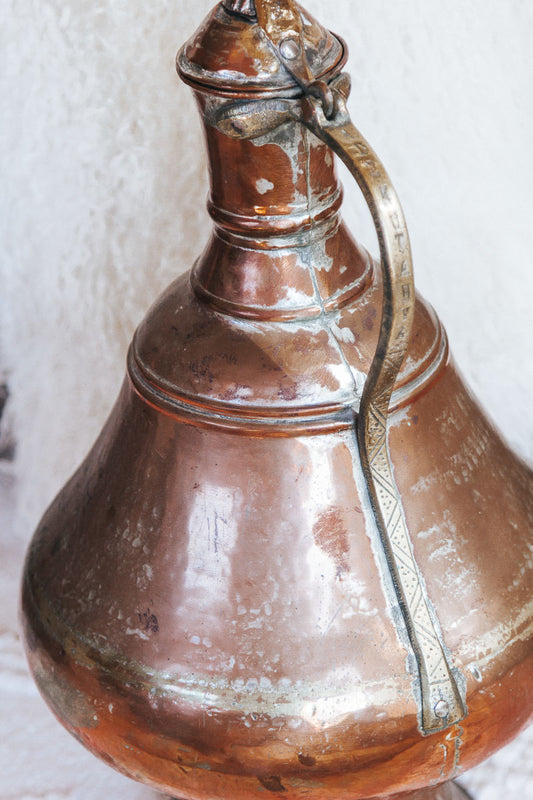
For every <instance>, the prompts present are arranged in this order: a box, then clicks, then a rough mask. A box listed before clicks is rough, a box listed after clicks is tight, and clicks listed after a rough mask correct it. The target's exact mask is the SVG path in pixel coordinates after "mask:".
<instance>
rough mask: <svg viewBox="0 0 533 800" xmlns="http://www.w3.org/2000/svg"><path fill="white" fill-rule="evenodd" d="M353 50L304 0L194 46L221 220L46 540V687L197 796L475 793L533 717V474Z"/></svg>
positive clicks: (155, 311) (250, 15) (39, 551)
mask: <svg viewBox="0 0 533 800" xmlns="http://www.w3.org/2000/svg"><path fill="white" fill-rule="evenodd" d="M346 55H347V54H346V49H345V46H344V44H343V42H342V40H341V39H339V37H337V36H334V35H332V34H330V33H328V32H326V31H325V30H324V29H323V28H322V27H321V26H320V25H319V24H318V23H317V22H316V21H315V20H314V19H312V18H311V17H310V16H309V15H307V14H306V13H305V12H304V11H302V10H301V9H300V8H299V6H297V5H296V4H294V3H293V2H292V0H279V2H272V0H255V3H254V2H253V0H240V2H239V0H225V1H224V2H223V3H222V4H220V5H219V6H218V7H217V8H216V9H215V10H214V11H213V13H212V14H211V15H210V16H209V17H208V19H207V20H206V21H205V23H204V24H203V25H202V27H201V28H200V29H199V31H198V32H197V34H196V35H195V36H194V37H193V38H192V39H191V40H190V41H189V42H188V43H187V44H186V45H185V47H184V48H183V49H182V50H181V52H180V54H179V56H178V71H179V73H180V75H181V77H182V78H183V79H184V80H185V81H186V82H187V83H189V84H190V85H191V86H192V87H193V89H194V92H195V95H196V98H197V100H198V104H199V107H200V111H201V114H202V116H203V119H204V122H205V134H206V140H207V147H208V152H209V158H210V165H211V179H212V181H211V196H210V200H209V209H210V213H211V216H212V217H213V220H214V230H213V233H212V235H211V239H210V241H209V243H208V245H207V247H206V249H205V251H204V253H203V255H202V256H201V257H200V258H199V260H198V261H197V263H196V264H195V265H194V267H193V269H192V271H191V272H189V273H187V274H185V275H183V276H181V277H180V278H178V279H177V280H176V281H175V283H173V284H172V285H171V286H170V287H169V288H168V290H167V291H166V292H165V294H164V295H163V296H162V297H161V298H160V299H159V300H158V301H157V302H156V303H155V305H154V306H153V307H152V309H151V310H150V311H149V313H148V315H147V317H146V319H145V320H144V322H143V323H142V324H141V326H140V327H139V329H138V331H137V333H136V334H135V338H134V340H133V343H132V346H131V349H130V353H129V358H128V375H127V378H126V381H125V383H124V386H123V389H122V392H121V395H120V397H119V399H118V402H117V404H116V406H115V409H114V411H113V412H112V414H111V416H110V418H109V420H108V422H107V424H106V426H105V428H104V430H103V432H102V434H101V436H100V437H99V439H98V441H97V442H96V444H95V446H94V447H93V449H92V451H91V453H90V454H89V456H88V457H87V459H86V461H85V462H84V463H83V465H82V466H81V467H80V469H79V470H78V472H77V473H76V474H75V475H74V476H73V478H72V479H71V480H70V482H69V483H68V484H67V486H66V487H65V489H64V490H63V491H62V492H61V493H60V495H59V496H58V497H57V499H56V500H55V502H54V503H53V504H52V506H51V507H50V509H49V510H48V511H47V513H46V515H45V517H44V519H43V520H42V523H41V525H40V527H39V529H38V531H37V533H36V535H35V538H34V540H33V542H32V545H31V547H30V550H29V553H28V558H27V563H26V570H25V576H24V586H23V619H24V626H25V637H26V643H27V651H28V658H29V661H30V665H31V668H32V670H33V673H34V675H35V679H36V681H37V683H38V685H39V688H40V690H41V692H42V693H43V695H44V697H45V698H46V700H47V701H48V703H49V704H50V706H51V708H52V709H53V710H54V712H55V713H56V715H57V716H58V717H59V719H60V720H61V721H62V723H63V724H64V725H65V726H66V727H67V728H68V729H69V730H70V731H71V732H72V733H73V734H74V735H75V736H76V737H77V738H78V739H79V740H80V741H81V742H83V744H85V745H86V746H87V747H88V748H90V749H91V750H93V751H94V752H95V753H96V754H98V755H100V756H101V757H102V758H104V759H105V760H106V761H108V762H109V763H110V764H112V765H113V766H115V767H116V768H117V769H119V770H121V771H123V772H124V773H126V774H127V775H130V776H131V777H133V778H137V779H139V780H141V781H144V782H146V783H147V784H149V785H151V786H153V787H156V788H158V789H160V790H162V791H164V792H167V793H169V794H170V795H172V796H174V797H179V798H192V799H194V800H207V799H208V798H209V799H211V798H224V799H225V800H226V798H227V800H230V799H231V800H240V799H241V798H242V800H244V799H245V798H246V800H252V799H253V798H265V797H268V796H271V795H277V796H279V797H286V798H288V799H290V798H310V799H312V800H315V799H316V800H325V798H327V799H328V800H357V798H360V799H362V798H374V797H381V798H384V797H387V798H396V797H400V796H401V797H405V798H417V799H418V800H422V799H423V800H451V798H460V797H463V796H464V793H463V792H462V790H461V789H459V788H458V787H457V786H456V785H455V784H453V783H451V782H450V781H451V779H453V778H454V777H455V776H456V775H458V774H459V773H460V772H462V771H464V770H466V769H468V768H470V767H472V766H473V765H475V764H477V763H478V762H479V761H480V760H481V759H483V758H485V757H486V756H488V755H489V754H490V753H491V752H493V751H494V750H495V749H496V748H497V747H499V746H501V745H503V744H504V743H506V742H507V741H509V740H510V739H511V738H512V737H513V736H514V735H515V734H517V733H518V731H520V729H521V728H523V727H524V726H525V725H526V724H527V723H528V721H529V720H530V718H531V715H532V711H533V625H532V619H533V617H532V588H533V558H532V550H533V544H532V538H531V533H532V530H533V493H532V487H533V482H532V476H531V473H530V472H528V470H527V468H526V467H525V465H524V464H523V463H521V462H520V461H519V460H517V458H516V457H515V456H514V455H513V454H512V453H511V452H510V451H509V450H508V449H507V447H506V446H505V445H504V443H503V442H502V441H501V439H500V438H499V436H498V434H497V433H496V431H495V430H494V429H493V427H492V426H491V425H490V423H489V422H488V421H487V420H486V418H485V417H484V415H483V413H482V412H481V410H480V409H479V407H478V406H477V404H476V402H475V400H474V399H473V398H472V397H471V395H470V394H469V392H468V390H467V389H466V388H465V386H464V384H463V382H462V381H461V379H460V377H459V376H458V374H457V371H456V368H455V366H454V364H453V361H452V359H451V357H450V355H449V352H448V344H447V340H446V334H445V332H444V330H443V328H442V326H441V324H440V322H439V320H438V318H437V317H436V315H435V313H434V312H433V311H432V309H431V308H430V307H429V306H428V305H427V304H426V303H425V302H424V301H423V300H422V299H421V298H416V299H415V295H414V288H413V282H412V272H411V256H410V250H409V238H408V234H407V230H406V227H405V222H404V218H403V214H402V211H401V208H400V205H399V203H398V201H397V199H396V195H395V193H394V190H393V188H392V186H391V184H390V181H389V179H388V177H387V174H386V172H385V171H384V169H383V167H382V165H381V163H380V161H379V160H378V158H377V156H376V155H375V154H374V153H373V151H372V149H371V148H370V146H369V145H368V144H367V143H366V142H365V141H364V139H363V138H362V137H361V135H360V134H359V133H358V132H357V130H356V129H355V128H354V126H353V124H352V123H351V121H350V117H349V115H348V112H347V110H346V98H347V95H348V92H349V79H348V78H347V76H346V75H345V74H344V73H343V72H342V69H343V67H344V63H345V60H346ZM332 151H335V152H336V153H337V154H338V155H339V156H340V157H341V158H342V159H343V160H344V162H345V163H346V164H347V166H348V167H349V169H350V170H351V172H352V174H353V175H354V177H355V178H356V179H357V181H358V183H359V185H360V187H361V189H362V191H363V194H364V197H365V199H366V201H367V203H368V205H369V207H370V209H371V211H372V215H373V219H374V222H375V226H376V230H377V232H378V238H379V243H380V250H381V263H376V262H374V261H373V260H372V259H371V258H370V256H369V255H368V254H367V253H366V251H365V250H364V249H363V248H362V247H360V246H359V245H358V244H356V243H355V241H354V240H353V239H352V238H351V236H350V234H349V233H348V231H347V229H346V227H345V225H344V223H343V222H341V220H340V217H339V212H340V206H341V189H340V186H339V184H338V182H337V178H336V174H335V167H334V163H333V157H332ZM402 364H403V366H402ZM400 367H401V369H400Z"/></svg>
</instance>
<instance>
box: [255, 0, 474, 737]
mask: <svg viewBox="0 0 533 800" xmlns="http://www.w3.org/2000/svg"><path fill="white" fill-rule="evenodd" d="M255 5H256V10H257V17H258V22H259V25H260V26H261V28H262V30H263V32H264V34H265V35H266V36H267V37H268V40H269V43H270V45H271V47H273V48H274V50H275V52H276V53H277V56H278V58H279V60H280V62H281V63H282V64H283V66H284V67H285V68H286V69H287V70H288V71H289V72H290V73H291V74H292V75H293V77H294V79H295V80H296V81H297V82H298V84H299V85H300V86H301V88H302V90H303V92H304V100H303V122H304V124H305V125H306V126H307V127H308V128H309V129H310V130H311V131H312V132H313V133H314V134H315V136H317V137H318V138H319V139H322V141H324V142H325V143H326V144H327V145H329V147H331V149H332V150H333V151H334V152H335V153H336V154H337V155H338V156H339V158H341V159H342V161H343V162H344V163H345V164H346V166H347V167H348V169H349V170H350V172H351V174H352V175H353V177H354V178H355V180H356V181H357V183H358V185H359V187H360V189H361V191H362V193H363V196H364V198H365V200H366V203H367V205H368V207H369V209H370V212H371V214H372V218H373V221H374V225H375V228H376V232H377V236H378V241H379V249H380V255H381V268H382V274H383V307H382V316H381V328H380V333H379V339H378V345H377V349H376V353H375V355H374V358H373V361H372V364H371V367H370V370H369V373H368V376H367V379H366V382H365V386H364V389H363V394H362V397H361V403H360V408H359V413H358V417H357V423H356V427H357V440H358V445H359V453H360V457H361V464H362V468H363V472H364V476H365V481H366V485H367V488H368V493H369V497H370V501H371V504H372V509H373V512H374V517H375V521H376V525H377V528H378V530H379V533H380V537H381V541H382V545H383V549H384V551H385V555H386V558H387V563H388V567H389V570H390V573H391V577H392V580H393V584H394V588H395V591H396V595H397V599H398V603H399V605H400V608H401V610H402V614H403V619H404V622H405V627H406V629H407V633H408V636H409V640H410V643H411V647H412V650H413V653H414V655H415V658H416V662H417V665H418V673H419V681H420V704H421V727H422V730H423V731H424V732H426V733H431V732H433V731H436V730H442V729H443V728H446V727H448V726H449V725H452V724H454V723H456V722H459V721H460V720H461V719H463V717H464V716H465V715H466V713H467V710H466V706H465V703H464V700H463V698H462V696H461V691H460V689H459V683H458V681H459V673H458V672H457V670H455V669H453V668H452V666H451V664H450V661H449V657H448V653H447V650H446V646H445V644H444V641H443V637H442V633H441V631H440V627H439V624H438V620H437V617H436V615H435V612H434V610H433V608H432V605H431V601H430V599H429V597H428V595H427V592H426V589H425V585H424V582H423V580H422V577H421V574H420V570H419V568H418V565H417V563H416V561H415V557H414V553H413V547H412V543H411V539H410V536H409V531H408V528H407V523H406V519H405V514H404V509H403V506H402V500H401V497H400V493H399V491H398V487H397V486H396V482H395V480H394V474H393V471H392V465H391V461H390V457H389V451H388V443H387V417H388V411H389V405H390V398H391V395H392V391H393V388H394V384H395V381H396V378H397V376H398V373H399V371H400V368H401V366H402V363H403V360H404V357H405V354H406V352H407V347H408V344H409V337H410V333H411V327H412V323H413V317H414V303H415V287H414V280H413V269H412V256H411V246H410V242H409V233H408V231H407V225H406V222H405V217H404V214H403V211H402V208H401V205H400V202H399V200H398V196H397V194H396V191H395V190H394V187H393V185H392V183H391V181H390V178H389V176H388V175H387V172H386V170H385V168H384V167H383V164H382V163H381V161H380V160H379V158H378V157H377V155H376V154H375V153H374V151H373V150H372V148H371V147H370V145H369V144H368V142H367V141H366V140H365V139H364V138H363V136H362V135H361V134H360V133H359V131H358V130H357V128H356V127H355V126H354V124H353V123H352V121H351V119H350V115H349V113H348V110H347V108H346V101H345V97H344V94H343V92H342V91H341V89H342V86H341V85H340V84H341V83H342V81H341V82H339V79H338V78H337V81H333V82H332V83H331V85H327V84H326V83H324V82H323V81H315V79H314V76H313V74H312V71H311V68H310V66H309V63H308V60H307V57H306V54H305V41H304V31H303V23H302V19H301V17H300V14H299V11H298V9H297V7H296V5H295V4H294V3H293V2H292V0H276V2H272V0H255ZM277 113H280V112H279V110H278V111H277ZM248 119H251V117H250V116H249V117H248ZM255 124H256V125H257V123H255Z"/></svg>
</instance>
